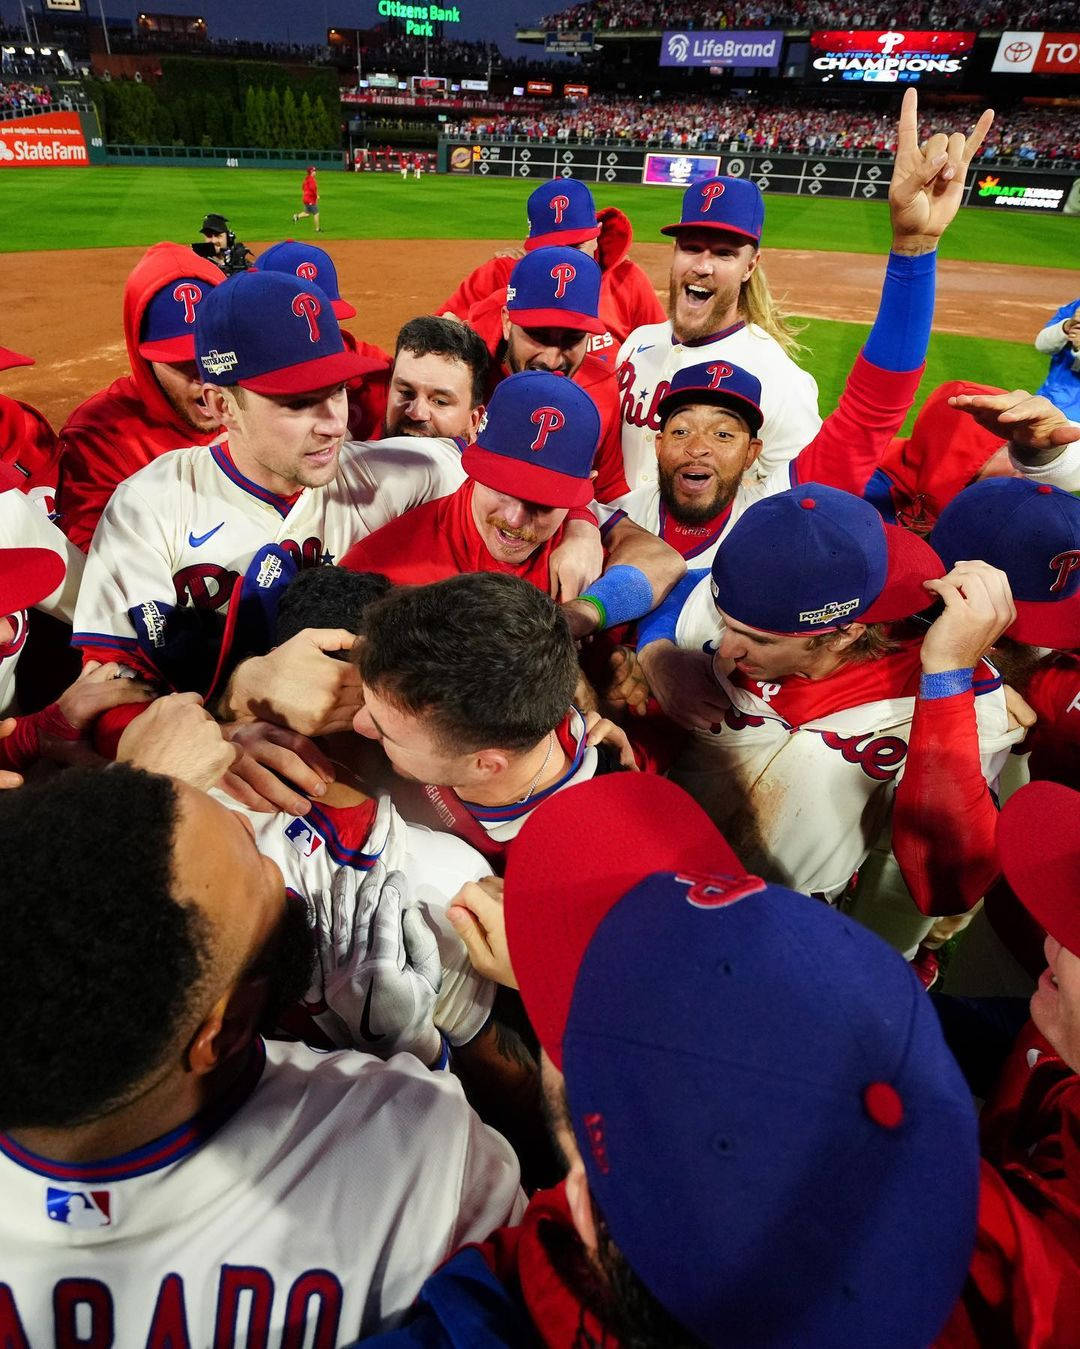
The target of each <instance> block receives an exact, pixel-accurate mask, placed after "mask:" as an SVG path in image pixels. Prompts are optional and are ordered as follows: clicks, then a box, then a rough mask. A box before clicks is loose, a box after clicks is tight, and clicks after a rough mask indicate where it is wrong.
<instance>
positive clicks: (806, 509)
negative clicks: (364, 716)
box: [712, 482, 945, 637]
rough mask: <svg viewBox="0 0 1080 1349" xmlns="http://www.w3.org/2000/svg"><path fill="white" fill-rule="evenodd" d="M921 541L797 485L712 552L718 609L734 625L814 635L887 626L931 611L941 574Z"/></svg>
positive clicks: (817, 486) (815, 488)
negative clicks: (930, 586) (851, 626)
mask: <svg viewBox="0 0 1080 1349" xmlns="http://www.w3.org/2000/svg"><path fill="white" fill-rule="evenodd" d="M944 571H945V569H944V568H943V567H942V565H941V559H940V558H939V557H938V555H937V553H935V552H934V550H933V548H931V547H930V545H929V544H928V543H926V542H925V540H923V539H920V538H919V537H918V536H917V535H915V534H912V533H910V532H909V531H908V530H906V529H901V528H900V527H899V526H898V525H887V524H885V523H884V521H883V520H882V518H881V516H880V515H879V514H878V513H877V511H876V510H875V509H874V508H873V506H871V505H870V504H869V502H866V501H863V500H862V498H861V497H856V496H852V495H851V494H850V493H849V492H842V491H840V489H839V488H837V487H825V486H823V485H822V484H821V483H816V482H808V483H801V484H800V485H799V486H797V487H792V488H790V489H789V490H788V491H786V492H778V493H777V494H776V495H775V496H771V497H766V498H765V499H764V500H762V501H756V502H755V503H754V504H753V505H752V506H751V507H750V508H749V510H747V511H746V512H745V513H744V514H743V515H742V517H741V518H740V519H739V520H738V521H737V522H736V524H735V526H734V528H733V529H732V530H731V533H730V534H728V536H727V538H726V539H724V541H723V543H721V545H720V547H719V548H718V549H717V550H716V556H715V557H714V558H713V564H712V593H713V601H714V603H715V604H716V607H717V608H718V609H720V610H722V611H723V613H724V614H726V615H727V617H729V618H732V619H734V620H735V621H736V622H737V623H744V624H745V625H746V626H747V627H750V628H759V629H761V630H762V631H764V632H772V633H777V634H781V635H784V636H799V637H812V636H813V635H814V634H815V633H819V632H831V631H833V630H835V629H836V628H840V627H844V626H845V625H846V624H848V623H855V622H859V623H891V622H895V621H896V620H897V619H901V618H910V617H911V615H912V614H917V613H919V612H920V611H921V610H923V609H925V608H927V607H928V606H929V605H930V604H931V603H933V596H932V595H931V594H930V592H929V591H927V590H926V588H925V587H924V585H923V582H924V581H929V580H931V579H933V578H935V577H939V576H943V575H944Z"/></svg>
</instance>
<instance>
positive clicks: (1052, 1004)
mask: <svg viewBox="0 0 1080 1349" xmlns="http://www.w3.org/2000/svg"><path fill="white" fill-rule="evenodd" d="M1043 949H1044V950H1045V952H1046V959H1047V961H1048V965H1047V968H1046V969H1045V970H1044V971H1043V974H1042V977H1041V978H1040V979H1039V983H1038V986H1037V987H1036V989H1035V992H1034V994H1033V995H1032V999H1031V1019H1032V1021H1034V1022H1035V1025H1036V1026H1037V1027H1038V1029H1039V1030H1040V1031H1041V1032H1042V1034H1043V1035H1045V1036H1046V1038H1047V1039H1048V1040H1049V1041H1050V1043H1051V1045H1053V1047H1054V1049H1055V1050H1056V1051H1057V1052H1058V1053H1059V1054H1060V1055H1061V1057H1062V1058H1063V1059H1064V1060H1065V1062H1066V1063H1067V1064H1068V1065H1069V1067H1070V1068H1072V1069H1073V1070H1074V1071H1075V1072H1080V956H1076V955H1074V954H1073V953H1072V951H1070V950H1068V949H1067V948H1066V947H1064V946H1062V944H1061V943H1060V942H1059V941H1055V939H1054V938H1053V937H1049V936H1048V937H1047V938H1046V941H1045V942H1044V943H1043Z"/></svg>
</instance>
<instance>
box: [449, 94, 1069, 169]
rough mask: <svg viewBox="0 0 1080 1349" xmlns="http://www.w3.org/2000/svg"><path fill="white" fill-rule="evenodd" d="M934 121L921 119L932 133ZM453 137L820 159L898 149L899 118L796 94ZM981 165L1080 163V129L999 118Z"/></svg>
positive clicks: (479, 128)
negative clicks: (1000, 161) (783, 153)
mask: <svg viewBox="0 0 1080 1349" xmlns="http://www.w3.org/2000/svg"><path fill="white" fill-rule="evenodd" d="M931 124H932V117H931V116H930V115H924V116H923V118H922V121H921V122H920V132H921V133H922V134H927V133H928V132H929V130H930V127H931ZM447 132H448V134H450V135H457V136H466V137H467V136H475V135H480V136H490V137H506V136H510V137H517V138H521V139H525V140H543V139H554V140H556V141H584V142H589V141H600V142H601V143H603V144H608V143H614V144H620V143H621V144H626V145H655V146H657V147H660V148H670V149H679V150H696V149H700V148H702V147H704V146H723V147H724V148H727V147H728V146H729V145H732V144H736V145H738V147H739V149H740V150H746V151H753V150H769V151H780V150H790V151H796V152H808V153H811V154H824V153H829V152H841V153H847V152H852V151H863V150H871V151H874V152H876V153H878V154H883V155H891V154H892V153H893V152H894V150H895V149H896V132H895V124H894V122H893V120H892V119H891V118H890V117H889V116H888V115H887V114H885V113H883V112H881V113H879V112H875V111H873V110H872V109H870V108H867V107H866V106H865V105H855V104H847V105H844V106H836V105H830V104H827V103H823V102H820V101H817V102H815V101H814V100H813V99H811V98H805V97H804V98H799V97H797V96H795V95H790V96H788V97H786V98H784V99H782V100H781V99H773V98H767V97H759V96H749V97H740V98H730V99H692V100H685V99H663V100H655V101H654V100H649V99H641V98H611V97H606V96H604V95H597V94H593V95H590V97H589V98H588V99H586V100H581V101H575V102H570V103H567V104H566V105H564V106H562V107H559V108H553V109H552V111H551V112H550V113H545V114H543V115H537V116H514V115H508V116H496V117H483V118H474V119H472V120H471V121H461V122H458V123H455V124H448V126H447ZM981 153H982V157H983V158H984V159H995V158H1005V157H1016V158H1018V159H1065V160H1080V128H1078V126H1077V122H1076V117H1075V116H1074V114H1073V113H1072V111H1071V110H1069V109H1061V108H1036V107H1023V106H1021V107H1017V108H1014V109H1011V110H1010V111H1008V112H1007V113H1005V114H1003V115H1002V116H1001V118H1000V121H997V122H995V124H994V126H993V127H992V128H991V130H990V133H989V135H988V136H987V138H986V143H985V145H984V148H983V150H982V152H981Z"/></svg>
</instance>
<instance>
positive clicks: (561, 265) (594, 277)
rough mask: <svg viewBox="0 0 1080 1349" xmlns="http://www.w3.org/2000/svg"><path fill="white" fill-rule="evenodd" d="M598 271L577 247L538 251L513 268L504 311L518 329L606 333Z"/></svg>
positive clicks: (526, 255) (595, 265)
mask: <svg viewBox="0 0 1080 1349" xmlns="http://www.w3.org/2000/svg"><path fill="white" fill-rule="evenodd" d="M600 276H601V273H600V268H599V267H598V266H597V264H596V263H595V262H594V261H593V260H592V258H589V257H586V256H585V254H584V253H580V252H578V250H577V249H576V248H538V249H536V251H535V252H533V253H526V254H525V256H524V257H523V258H522V259H521V260H520V261H519V262H517V263H515V265H514V270H513V271H512V272H511V273H510V281H509V283H508V285H507V287H506V312H507V313H508V314H509V315H510V321H511V322H512V323H516V324H517V326H518V327H519V328H574V329H580V331H581V332H585V333H606V332H607V327H606V325H605V324H604V323H602V322H601V321H600V319H599V318H598V317H597V314H598V312H599V309H600Z"/></svg>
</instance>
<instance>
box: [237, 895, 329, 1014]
mask: <svg viewBox="0 0 1080 1349" xmlns="http://www.w3.org/2000/svg"><path fill="white" fill-rule="evenodd" d="M315 958H316V946H315V933H314V932H313V931H312V930H311V928H310V926H309V925H308V916H307V909H306V907H305V906H304V904H303V903H302V902H301V901H300V900H296V899H292V898H290V899H289V900H288V901H287V902H286V905H285V913H284V915H283V917H282V919H281V923H280V924H279V926H278V928H277V930H276V931H275V932H274V934H273V936H272V937H271V938H270V940H269V942H268V943H267V945H266V946H265V948H264V949H263V951H262V952H261V953H260V955H259V958H258V960H257V962H256V963H255V965H254V967H253V968H252V974H253V975H259V976H262V977H263V978H265V980H266V1005H265V1008H264V1010H263V1014H262V1017H261V1020H260V1026H259V1028H260V1030H261V1031H262V1032H263V1034H264V1035H272V1034H273V1032H274V1029H275V1027H276V1026H277V1024H278V1019H279V1018H280V1016H281V1014H282V1013H283V1012H284V1011H286V1009H287V1008H289V1007H294V1006H295V1005H296V1004H297V1003H299V1002H300V1001H301V1000H302V999H303V996H304V994H305V993H306V992H307V990H308V989H309V988H310V987H311V981H312V977H313V974H314V971H315Z"/></svg>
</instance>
